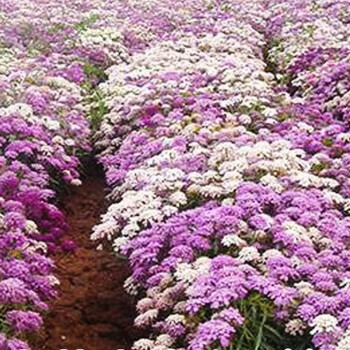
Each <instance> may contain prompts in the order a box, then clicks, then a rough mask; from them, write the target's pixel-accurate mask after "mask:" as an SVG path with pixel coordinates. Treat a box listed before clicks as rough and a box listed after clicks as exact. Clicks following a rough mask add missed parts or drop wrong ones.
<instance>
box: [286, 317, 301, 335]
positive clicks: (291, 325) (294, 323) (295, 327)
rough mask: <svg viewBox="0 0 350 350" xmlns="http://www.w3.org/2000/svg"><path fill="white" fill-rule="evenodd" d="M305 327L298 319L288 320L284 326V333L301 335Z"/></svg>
mask: <svg viewBox="0 0 350 350" xmlns="http://www.w3.org/2000/svg"><path fill="white" fill-rule="evenodd" d="M305 329H306V325H305V324H304V323H303V321H302V320H300V319H295V320H290V321H289V322H288V323H287V324H286V332H287V333H289V334H291V335H294V336H295V335H303V334H304V330H305Z"/></svg>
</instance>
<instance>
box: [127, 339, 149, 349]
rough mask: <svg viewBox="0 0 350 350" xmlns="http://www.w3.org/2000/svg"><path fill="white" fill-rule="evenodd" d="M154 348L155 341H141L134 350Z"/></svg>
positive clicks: (133, 347) (137, 342)
mask: <svg viewBox="0 0 350 350" xmlns="http://www.w3.org/2000/svg"><path fill="white" fill-rule="evenodd" d="M153 347H154V341H153V340H150V339H145V338H143V339H139V340H137V341H136V342H135V343H134V345H133V346H132V350H151V349H152V348H153Z"/></svg>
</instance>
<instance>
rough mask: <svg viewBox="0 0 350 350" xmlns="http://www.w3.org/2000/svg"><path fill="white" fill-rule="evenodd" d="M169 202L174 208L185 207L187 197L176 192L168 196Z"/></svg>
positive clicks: (182, 193)
mask: <svg viewBox="0 0 350 350" xmlns="http://www.w3.org/2000/svg"><path fill="white" fill-rule="evenodd" d="M169 201H170V202H171V203H172V204H174V205H175V206H180V205H185V204H186V203H187V197H186V194H185V193H184V192H181V191H176V192H174V193H173V194H172V195H170V197H169Z"/></svg>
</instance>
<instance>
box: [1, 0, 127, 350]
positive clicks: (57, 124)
mask: <svg viewBox="0 0 350 350" xmlns="http://www.w3.org/2000/svg"><path fill="white" fill-rule="evenodd" d="M98 5H99V4H98V3H97V2H96V3H91V4H86V2H85V1H78V0H77V1H60V2H57V1H21V0H18V1H10V2H9V1H0V106H1V108H0V116H1V124H0V149H1V154H0V231H1V232H0V349H1V350H19V349H29V346H28V344H27V340H28V339H30V334H31V333H33V332H36V331H37V330H38V329H39V327H40V326H41V325H42V323H43V320H42V314H43V313H44V312H46V310H47V309H48V301H50V300H51V299H52V298H53V297H55V296H56V293H57V291H56V285H57V284H59V281H58V280H57V278H56V277H55V276H54V264H53V261H52V260H51V259H50V258H49V257H48V254H49V253H50V252H54V251H55V250H57V249H72V248H73V244H72V242H69V241H68V242H64V241H63V242H62V239H61V237H62V234H63V233H64V232H65V230H67V222H66V220H65V217H64V215H63V213H62V212H61V211H60V210H59V209H58V208H57V207H56V205H55V204H54V203H55V196H56V190H59V189H60V188H61V187H62V186H68V185H79V184H80V180H79V157H80V156H82V155H85V154H88V153H90V152H91V146H90V140H89V137H90V126H89V122H88V121H87V119H86V114H87V110H86V107H85V99H86V95H87V94H88V93H89V92H90V91H91V89H93V87H94V85H95V84H96V83H97V82H98V79H100V70H101V69H99V66H101V67H103V66H104V65H106V64H108V61H109V60H112V59H113V60H114V61H116V52H117V53H120V54H121V55H126V53H123V52H120V50H118V47H119V44H118V43H117V42H114V38H115V37H116V36H117V34H118V33H117V34H116V33H115V31H113V30H111V29H110V30H109V31H108V30H107V34H104V35H105V37H106V36H107V39H109V41H108V42H107V43H106V40H104V41H103V40H102V41H101V40H100V41H96V42H95V41H94V38H95V37H96V35H97V34H96V33H98V29H97V28H96V26H97V25H98V22H99V21H100V22H101V23H104V21H106V20H107V19H106V18H107V15H105V17H104V16H103V12H102V13H101V16H99V15H98V14H97V13H98V11H97V9H96V8H97V7H98ZM106 5H107V4H106ZM98 65H99V66H98Z"/></svg>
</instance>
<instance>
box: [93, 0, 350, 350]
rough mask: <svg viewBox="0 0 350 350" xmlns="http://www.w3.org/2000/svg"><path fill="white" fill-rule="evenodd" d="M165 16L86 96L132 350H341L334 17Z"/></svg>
mask: <svg viewBox="0 0 350 350" xmlns="http://www.w3.org/2000/svg"><path fill="white" fill-rule="evenodd" d="M158 3H159V2H158ZM165 3H167V5H168V7H169V11H168V13H167V17H166V18H167V19H168V20H169V22H170V23H172V27H171V30H170V28H169V27H168V26H166V25H164V22H161V21H160V22H159V30H158V31H157V32H156V31H155V30H154V21H150V22H148V21H149V18H150V16H151V15H150V13H152V11H154V14H153V15H152V16H154V17H155V18H156V19H157V9H155V8H154V7H153V2H152V1H145V2H143V4H144V6H145V11H144V13H143V16H144V18H145V21H144V23H145V26H147V25H150V27H149V28H150V32H151V33H152V34H154V35H156V36H157V40H154V37H152V38H150V41H149V43H148V44H147V43H146V44H145V45H143V47H141V48H140V47H138V46H132V45H130V44H129V43H128V42H124V44H125V46H126V50H127V51H129V53H130V54H131V55H130V56H129V57H128V59H127V60H126V61H124V62H123V63H119V64H117V65H114V66H112V67H110V68H109V69H108V70H107V74H108V80H107V81H106V82H105V83H103V84H100V86H99V91H100V94H101V95H102V96H103V101H104V103H105V106H106V108H107V109H108V113H107V114H106V115H105V116H104V118H103V120H102V123H101V125H100V128H99V131H98V132H97V133H96V142H95V145H96V147H97V148H98V149H99V150H100V161H101V162H102V163H103V165H104V166H105V169H106V174H107V180H108V182H109V184H110V185H111V187H112V192H111V195H110V198H111V199H112V200H113V202H114V203H113V204H111V206H110V207H109V209H108V211H107V213H106V214H105V215H104V216H103V218H102V222H101V224H100V225H98V226H96V227H95V229H94V233H93V235H92V238H93V239H95V240H101V239H108V240H110V241H113V244H114V247H115V250H116V252H117V253H118V254H123V255H125V256H127V257H128V259H129V261H130V265H131V268H132V276H131V277H130V279H128V280H127V282H126V288H127V290H128V291H129V292H130V293H132V294H135V295H138V297H139V298H140V301H139V302H138V305H137V308H138V311H139V316H138V317H137V318H136V320H135V324H136V325H137V326H139V327H145V328H146V329H147V330H148V331H149V332H150V333H151V336H150V337H149V338H148V339H141V340H139V341H137V342H136V343H135V345H134V348H135V349H137V350H147V349H154V350H166V349H168V348H176V349H190V350H204V349H226V348H227V349H229V348H231V349H254V348H255V349H258V348H259V349H281V348H282V347H283V346H284V347H287V346H290V347H295V348H296V347H297V348H298V349H304V350H305V349H306V348H307V347H314V348H317V349H322V350H347V349H349V344H350V337H349V332H350V328H349V327H350V289H349V287H350V283H349V281H350V269H349V266H350V265H349V264H350V250H349V243H350V221H349V217H348V212H349V210H350V192H349V191H350V187H349V186H350V182H349V181H350V180H349V175H350V174H349V171H350V168H349V166H350V156H349V151H350V146H349V143H348V142H349V141H350V133H349V127H348V119H349V107H350V105H349V63H348V62H349V51H348V46H349V45H348V40H349V34H348V33H350V31H349V29H350V28H349V26H350V21H349V7H348V5H347V4H346V2H345V3H344V2H342V1H323V0H314V1H311V0H293V1H290V0H288V1H287V0H285V1H283V0H279V1H277V0H270V1H252V2H247V1H240V0H236V1H197V2H196V3H192V2H186V6H184V7H183V8H181V5H179V4H180V3H181V4H183V2H179V1H171V2H166V1H162V2H161V4H162V6H161V7H160V8H161V9H162V11H163V5H164V4H165ZM165 7H166V6H165ZM162 11H161V13H162V14H164V12H162ZM138 15H140V14H138ZM152 16H151V17H152ZM136 17H137V16H136ZM160 17H161V16H160ZM163 18H164V16H163ZM125 20H126V21H129V20H130V18H128V17H126V19H125ZM120 26H121V27H122V26H123V24H121V25H120ZM146 41H147V40H146ZM279 325H283V329H280V327H279Z"/></svg>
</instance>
